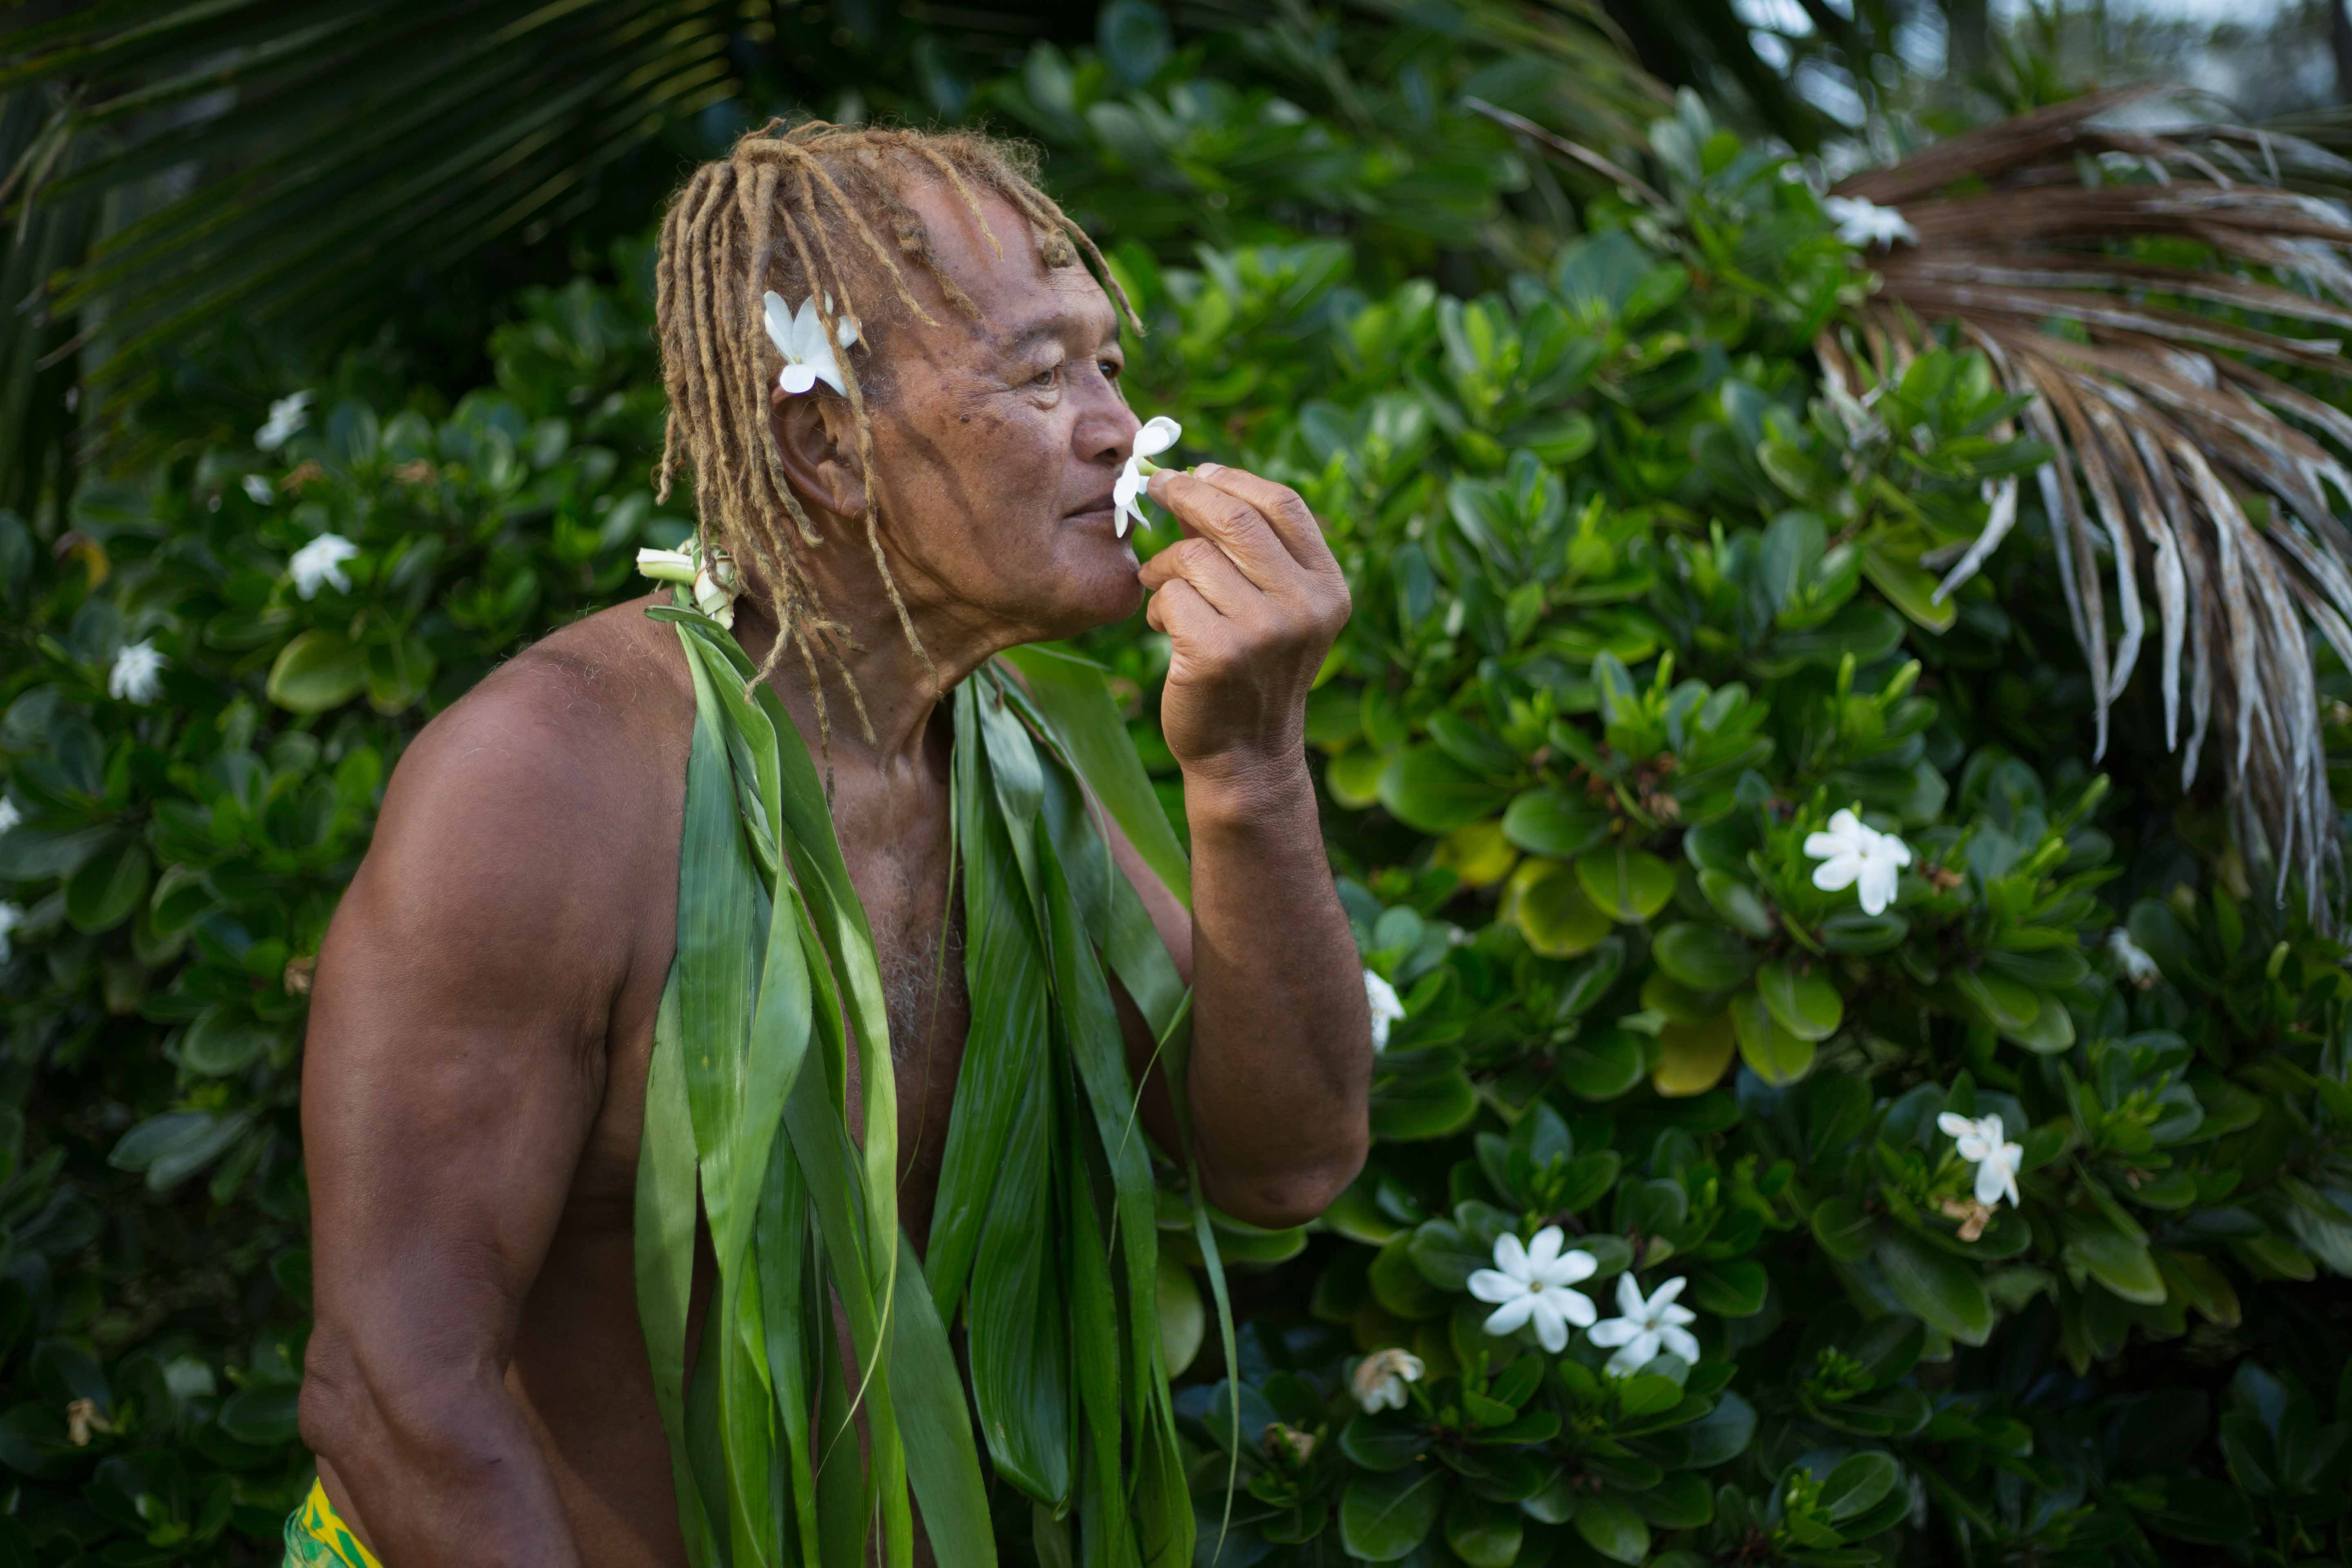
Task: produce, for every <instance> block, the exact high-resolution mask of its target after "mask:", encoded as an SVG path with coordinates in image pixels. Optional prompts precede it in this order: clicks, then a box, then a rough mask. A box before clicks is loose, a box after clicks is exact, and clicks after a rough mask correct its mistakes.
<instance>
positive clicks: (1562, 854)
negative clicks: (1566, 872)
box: [1503, 789, 1613, 860]
mask: <svg viewBox="0 0 2352 1568" xmlns="http://www.w3.org/2000/svg"><path fill="white" fill-rule="evenodd" d="M1612 820H1613V819H1612V816H1611V814H1610V813H1609V812H1607V811H1605V810H1602V809H1601V808H1600V807H1598V806H1594V805H1590V804H1588V803H1586V802H1583V801H1579V800H1573V799H1571V798H1570V797H1569V796H1568V795H1562V794H1561V793H1560V792H1559V791H1558V790H1555V789H1531V790H1528V791H1526V792H1525V793H1524V794H1521V795H1517V796H1515V797H1513V799H1512V801H1511V804H1510V806H1509V808H1508V809H1507V810H1506V811H1505V812H1504V813H1503V836H1504V837H1507V838H1508V839H1509V840H1510V841H1511V842H1512V843H1514V844H1516V845H1517V846H1518V847H1520V848H1522V849H1524V850H1526V851H1527V852H1528V854H1530V855H1541V856H1543V857H1545V858H1547V859H1552V860H1573V859H1575V858H1577V857H1578V856H1579V855H1581V854H1583V853H1584V852H1585V851H1586V850H1588V849H1591V848H1592V847H1594V846H1596V845H1598V844H1600V843H1601V841H1602V840H1604V839H1606V838H1607V837H1609V830H1610V824H1611V822H1612Z"/></svg>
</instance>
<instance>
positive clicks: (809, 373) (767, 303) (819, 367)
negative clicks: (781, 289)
mask: <svg viewBox="0 0 2352 1568" xmlns="http://www.w3.org/2000/svg"><path fill="white" fill-rule="evenodd" d="M760 302H761V306H762V307H763V308H764V310H766V313H767V322H768V341H769V342H772V343H773V344H775V345H776V352H777V353H780V354H782V355H783V356H784V368H783V373H782V374H780V375H778V376H777V377H776V384H777V385H778V386H781V387H782V388H783V389H784V391H785V393H786V394H787V395H790V396H793V397H798V396H799V395H801V394H802V393H803V392H806V391H807V390H808V389H809V388H810V387H813V386H814V385H815V384H817V383H818V382H820V381H821V382H823V383H824V384H826V385H827V386H829V387H831V388H833V389H834V391H835V392H838V393H840V394H841V395H843V396H845V397H846V396H847V395H849V390H848V388H847V387H845V386H844V385H843V384H842V381H841V362H840V361H839V360H837V359H835V357H834V353H833V344H832V343H831V342H829V341H827V339H826V338H825V335H824V318H823V317H821V316H819V315H818V314H817V311H816V296H815V295H814V294H812V295H810V296H809V297H808V298H807V299H805V300H802V301H801V308H800V309H799V310H792V309H791V308H789V307H788V306H786V305H785V303H784V300H783V296H782V295H781V294H779V293H777V292H776V291H775V290H774V289H769V290H768V291H767V292H766V293H765V294H763V295H761V299H760ZM824 308H825V309H826V310H832V309H833V296H832V295H830V294H828V295H826V296H825V300H824ZM838 335H839V337H840V339H841V346H842V347H843V348H847V347H848V346H849V345H850V344H852V343H854V342H856V341H857V323H856V321H848V320H843V321H841V323H840V326H839V331H838Z"/></svg>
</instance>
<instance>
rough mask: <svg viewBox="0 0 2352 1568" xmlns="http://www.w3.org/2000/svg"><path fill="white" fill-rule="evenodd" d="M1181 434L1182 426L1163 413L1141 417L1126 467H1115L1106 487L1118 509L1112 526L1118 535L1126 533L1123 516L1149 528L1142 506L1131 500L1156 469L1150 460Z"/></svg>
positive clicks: (1125, 534) (1136, 495)
mask: <svg viewBox="0 0 2352 1568" xmlns="http://www.w3.org/2000/svg"><path fill="white" fill-rule="evenodd" d="M1183 434H1184V426H1181V425H1179V424H1177V423H1176V421H1174V420H1173V419H1171V418H1169V417H1168V416H1166V415H1165V414H1155V415H1153V416H1151V417H1150V419H1148V420H1146V421H1144V425H1143V428H1142V429H1140V430H1138V431H1137V432H1136V433H1135V447H1134V450H1132V451H1130V452H1129V453H1128V455H1127V467H1125V468H1121V469H1120V470H1119V471H1118V482H1117V483H1116V484H1114V485H1112V486H1111V488H1110V496H1111V503H1112V505H1113V506H1115V507H1116V508H1117V509H1118V512H1117V516H1116V517H1115V518H1114V519H1113V521H1112V527H1113V528H1114V529H1115V530H1116V531H1117V532H1118V536H1119V537H1120V538H1121V539H1125V538H1126V537H1127V520H1128V519H1129V518H1133V519H1134V520H1135V526H1136V527H1138V528H1149V527H1150V526H1151V525H1150V522H1148V521H1145V519H1144V516H1143V512H1142V510H1141V509H1140V508H1139V507H1138V506H1137V505H1136V504H1135V503H1136V500H1137V499H1138V498H1139V497H1140V496H1141V495H1142V494H1143V481H1144V480H1146V479H1150V477H1151V476H1152V475H1154V474H1156V473H1158V472H1159V471H1160V465H1158V464H1157V463H1154V462H1152V461H1151V459H1152V458H1156V457H1158V456H1160V453H1162V452H1164V451H1166V450H1168V448H1169V447H1173V446H1174V445H1175V444H1176V442H1177V439H1178V437H1181V436H1182V435H1183Z"/></svg>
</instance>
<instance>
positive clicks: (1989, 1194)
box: [1936, 1110, 2025, 1207]
mask: <svg viewBox="0 0 2352 1568" xmlns="http://www.w3.org/2000/svg"><path fill="white" fill-rule="evenodd" d="M1936 1125H1937V1127H1938V1128H1940V1129H1942V1131H1944V1133H1945V1134H1946V1135H1947V1136H1948V1137H1949V1138H1950V1139H1951V1140H1952V1142H1953V1144H1954V1145H1955V1146H1956V1147H1957V1148H1958V1150H1959V1152H1960V1158H1961V1159H1963V1160H1966V1161H1969V1163H1972V1164H1974V1165H1975V1166H1976V1168H1977V1202H1979V1203H1980V1204H1997V1203H1999V1202H2000V1200H2001V1199H2002V1198H2004V1197H2006V1198H2007V1199H2008V1200H2009V1201H2010V1205H2011V1207H2014V1206H2015V1205H2016V1204H2017V1167H2018V1165H2019V1163H2021V1162H2022V1161H2023V1160H2024V1158H2025V1146H2024V1145H2023V1144H2021V1143H2007V1142H2002V1135H2003V1131H2004V1130H2003V1128H2002V1127H2001V1124H2000V1113H1999V1112H1995V1113H1994V1114H1992V1115H1990V1116H1983V1117H1979V1118H1978V1119H1976V1120H1975V1121H1970V1120H1969V1118H1967V1117H1965V1116H1956V1115H1954V1114H1953V1113H1952V1112H1950V1111H1948V1110H1947V1111H1946V1112H1944V1114H1943V1115H1941V1116H1938V1117H1937V1118H1936Z"/></svg>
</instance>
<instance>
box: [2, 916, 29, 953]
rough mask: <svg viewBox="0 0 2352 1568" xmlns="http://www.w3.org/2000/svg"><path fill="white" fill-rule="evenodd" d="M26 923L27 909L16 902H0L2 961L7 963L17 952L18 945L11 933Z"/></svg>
mask: <svg viewBox="0 0 2352 1568" xmlns="http://www.w3.org/2000/svg"><path fill="white" fill-rule="evenodd" d="M24 923H25V911H24V910H21V909H19V908H17V907H16V905H15V904H5V903H0V963H7V962H8V960H9V958H10V957H11V956H12V955H13V954H14V953H15V952H16V943H14V942H11V941H9V940H8V939H9V935H10V933H11V932H13V931H16V928H17V927H18V926H20V925H22V924H24Z"/></svg>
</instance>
